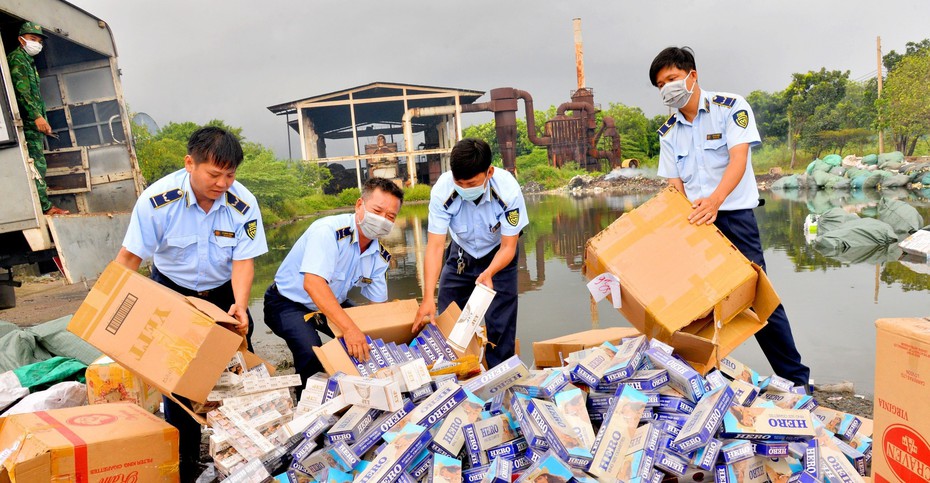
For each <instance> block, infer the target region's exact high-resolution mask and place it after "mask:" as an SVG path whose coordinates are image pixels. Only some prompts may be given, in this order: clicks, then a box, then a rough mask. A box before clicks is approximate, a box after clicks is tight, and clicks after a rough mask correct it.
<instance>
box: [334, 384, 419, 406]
mask: <svg viewBox="0 0 930 483" xmlns="http://www.w3.org/2000/svg"><path fill="white" fill-rule="evenodd" d="M339 391H340V392H341V393H342V396H343V397H344V398H345V401H346V403H347V404H350V405H361V406H367V407H370V408H377V409H380V410H382V411H397V410H398V409H400V408H402V407H403V405H404V398H403V395H402V394H401V393H400V387H399V386H398V385H397V383H396V382H394V381H392V380H387V379H372V378H369V377H358V376H343V377H341V378H340V379H339Z"/></svg>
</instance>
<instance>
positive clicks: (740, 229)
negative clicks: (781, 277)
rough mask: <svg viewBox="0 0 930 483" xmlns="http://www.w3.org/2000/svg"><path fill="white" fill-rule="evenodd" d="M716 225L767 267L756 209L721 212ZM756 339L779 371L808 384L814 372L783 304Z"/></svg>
mask: <svg viewBox="0 0 930 483" xmlns="http://www.w3.org/2000/svg"><path fill="white" fill-rule="evenodd" d="M714 225H716V226H717V228H718V229H719V230H720V231H721V232H723V234H724V235H725V236H726V237H727V238H728V239H729V240H730V241H731V242H732V243H733V244H734V245H736V248H737V249H738V250H739V251H740V252H741V253H742V254H743V255H744V256H745V257H746V258H748V259H749V260H750V261H752V262H754V263H755V264H756V265H759V266H760V267H762V269H763V270H765V258H764V257H763V254H762V241H761V239H760V238H759V225H758V224H757V223H756V215H755V213H753V211H752V210H750V209H746V210H734V211H720V212H718V213H717V221H715V222H714ZM756 341H757V342H758V343H759V347H760V348H761V349H762V353H763V354H765V357H766V358H767V359H768V361H769V364H770V365H771V366H772V370H773V371H775V374H778V375H779V376H781V377H783V378H785V379H788V380H790V381H792V382H794V384H795V385H797V386H802V387H805V388H806V387H808V386H807V385H808V382H809V380H810V375H811V371H810V369H809V368H808V367H807V366H805V365H804V364H802V363H801V354H799V353H798V349H797V347H796V346H795V344H794V336H792V335H791V325H790V324H789V323H788V316H787V315H786V314H785V308H784V307H783V306H782V305H781V304H779V305H778V308H776V309H775V312H773V313H772V315H771V316H770V317H769V323H768V325H766V326H765V327H764V328H763V329H762V330H760V331H759V332H757V333H756Z"/></svg>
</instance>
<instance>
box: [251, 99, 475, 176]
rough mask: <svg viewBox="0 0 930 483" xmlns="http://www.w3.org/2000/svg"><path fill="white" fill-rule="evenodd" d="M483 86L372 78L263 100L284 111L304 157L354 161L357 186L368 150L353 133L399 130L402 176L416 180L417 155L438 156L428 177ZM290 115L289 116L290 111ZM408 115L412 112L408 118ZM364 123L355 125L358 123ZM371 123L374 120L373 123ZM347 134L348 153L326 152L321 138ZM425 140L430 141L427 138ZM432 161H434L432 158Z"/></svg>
mask: <svg viewBox="0 0 930 483" xmlns="http://www.w3.org/2000/svg"><path fill="white" fill-rule="evenodd" d="M482 95H484V92H483V91H476V90H469V89H456V88H449V87H436V86H424V85H414V84H400V83H391V82H372V83H370V84H365V85H361V86H356V87H352V88H349V89H344V90H340V91H335V92H330V93H327V94H321V95H318V96H313V97H308V98H304V99H298V100H295V101H291V102H286V103H283V104H277V105H274V106H269V107H268V110H269V111H271V112H272V113H274V114H276V115H278V116H286V117H287V119H288V126H289V127H290V128H292V129H294V130H295V131H297V132H298V134H299V138H300V154H301V159H302V160H304V161H313V162H316V163H335V162H342V161H354V162H355V170H356V171H355V172H356V182H357V183H358V186H359V188H361V186H362V175H361V169H362V160H365V161H368V160H369V159H371V158H372V155H371V154H365V153H364V152H362V149H361V147H360V146H359V137H365V136H375V135H377V134H385V135H388V134H398V135H404V140H405V142H404V150H403V151H399V152H397V153H396V156H397V157H398V158H402V157H406V158H407V161H408V162H407V176H408V180H409V183H410V184H415V183H416V178H417V176H416V163H415V162H414V159H415V158H416V157H417V156H426V157H427V160H428V161H435V160H437V158H438V161H439V162H438V166H439V170H438V172H435V173H434V172H433V171H432V170H431V172H430V176H429V178H430V182H433V181H435V178H436V177H438V175H439V174H440V173H441V172H443V171H446V170H448V155H449V153H450V152H451V151H452V146H453V145H454V144H455V142H456V141H458V140H460V139H462V106H463V105H467V104H471V103H474V102H475V101H476V100H477V99H478V98H479V97H481V96H482ZM292 115H295V116H292ZM413 118H417V121H416V122H414V121H413ZM366 125H367V126H368V127H369V129H367V130H364V131H360V130H359V126H366ZM374 125H379V126H381V127H379V128H378V129H374V128H373V126H374ZM417 132H423V133H424V134H425V135H426V137H427V140H428V141H427V142H428V144H435V145H436V147H429V146H426V147H425V149H415V147H414V146H412V144H413V139H412V134H413V133H417ZM349 137H351V138H352V141H353V146H354V154H352V155H349V156H334V157H327V156H326V144H325V140H326V139H347V138H349ZM429 140H433V141H435V143H429ZM433 164H434V165H435V164H436V163H433Z"/></svg>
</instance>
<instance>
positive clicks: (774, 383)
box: [759, 374, 794, 392]
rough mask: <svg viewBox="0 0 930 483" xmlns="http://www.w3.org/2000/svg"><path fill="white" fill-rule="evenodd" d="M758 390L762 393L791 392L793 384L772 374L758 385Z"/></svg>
mask: <svg viewBox="0 0 930 483" xmlns="http://www.w3.org/2000/svg"><path fill="white" fill-rule="evenodd" d="M759 389H762V390H763V391H781V392H792V390H794V383H793V382H791V381H789V380H787V379H785V378H783V377H780V376H778V375H777V374H772V375H771V376H769V377H767V378H765V380H763V381H762V383H761V384H759Z"/></svg>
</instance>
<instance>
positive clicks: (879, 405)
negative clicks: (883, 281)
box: [872, 318, 930, 483]
mask: <svg viewBox="0 0 930 483" xmlns="http://www.w3.org/2000/svg"><path fill="white" fill-rule="evenodd" d="M875 326H876V328H877V331H878V333H877V336H876V339H875V429H874V431H873V434H872V437H873V443H872V452H873V455H872V477H873V478H874V479H875V482H876V483H884V482H899V481H902V482H912V481H915V482H916V481H930V441H928V440H930V407H928V406H927V400H928V399H930V318H919V319H918V318H913V319H879V320H878V321H876V322H875Z"/></svg>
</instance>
